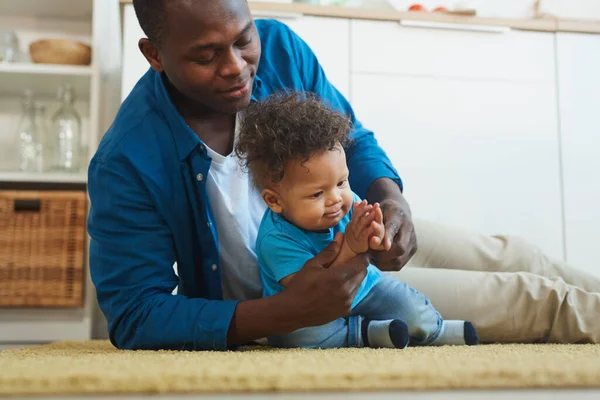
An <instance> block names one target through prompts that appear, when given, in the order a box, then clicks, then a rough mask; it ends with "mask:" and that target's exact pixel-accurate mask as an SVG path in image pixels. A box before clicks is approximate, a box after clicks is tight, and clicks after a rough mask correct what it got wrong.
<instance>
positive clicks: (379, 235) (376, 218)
mask: <svg viewBox="0 0 600 400" xmlns="http://www.w3.org/2000/svg"><path fill="white" fill-rule="evenodd" d="M371 213H372V214H373V222H371V228H372V231H373V234H372V235H371V237H370V239H369V246H370V247H371V250H376V251H383V250H385V247H384V246H383V237H384V235H385V225H383V212H382V211H381V207H380V206H379V203H375V204H374V205H373V211H371Z"/></svg>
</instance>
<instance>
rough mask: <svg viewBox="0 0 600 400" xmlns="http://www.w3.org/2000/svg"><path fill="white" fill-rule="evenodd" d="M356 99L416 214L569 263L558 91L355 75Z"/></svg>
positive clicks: (523, 85)
mask: <svg viewBox="0 0 600 400" xmlns="http://www.w3.org/2000/svg"><path fill="white" fill-rule="evenodd" d="M352 93H353V96H352V100H353V105H354V108H355V111H356V113H357V117H358V118H359V119H360V120H361V121H362V122H363V124H364V125H365V126H366V127H368V128H370V129H372V130H373V131H374V132H375V135H376V138H377V139H378V140H379V142H380V145H381V146H382V147H383V148H384V150H385V151H386V152H387V153H388V155H389V156H390V158H391V160H392V161H393V163H394V165H395V166H396V168H397V169H398V171H399V173H400V175H401V176H402V178H403V180H404V184H405V194H406V196H407V199H408V201H409V203H410V204H411V207H412V209H413V213H414V215H415V216H416V217H420V218H426V219H430V220H433V221H437V222H440V223H445V224H450V225H454V226H459V227H464V228H469V229H475V230H478V231H480V232H483V233H488V234H496V233H498V234H514V235H519V236H522V237H525V238H527V239H528V240H529V241H531V242H533V243H534V244H536V245H538V246H540V247H541V248H542V249H543V250H544V251H546V252H547V253H548V254H550V255H552V256H554V257H558V258H563V236H562V215H561V195H560V179H559V143H558V128H557V118H556V92H555V87H554V85H535V84H528V83H522V82H520V83H519V82H511V81H501V80H469V79H447V78H434V77H415V76H402V75H376V74H375V75H374V74H361V73H358V74H353V76H352Z"/></svg>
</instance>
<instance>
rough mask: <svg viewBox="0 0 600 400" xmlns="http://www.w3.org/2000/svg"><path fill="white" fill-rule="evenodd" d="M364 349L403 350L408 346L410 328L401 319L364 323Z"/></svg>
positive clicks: (364, 321) (365, 320)
mask: <svg viewBox="0 0 600 400" xmlns="http://www.w3.org/2000/svg"><path fill="white" fill-rule="evenodd" d="M361 330H362V339H363V344H364V347H371V348H381V347H383V348H388V349H403V348H405V347H406V346H408V340H409V336H408V326H406V324H405V323H404V322H403V321H401V320H399V319H390V320H387V321H370V320H368V319H364V320H363V322H362V327H361Z"/></svg>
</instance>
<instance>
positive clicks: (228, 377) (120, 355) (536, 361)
mask: <svg viewBox="0 0 600 400" xmlns="http://www.w3.org/2000/svg"><path fill="white" fill-rule="evenodd" d="M558 387H560V388H567V387H569V388H574V387H579V388H581V387H600V345H488V346H474V347H422V348H411V349H405V350H372V349H340V350H271V349H263V348H258V349H256V348H252V349H247V350H244V351H239V352H169V351H119V350H116V349H115V348H113V347H112V346H111V345H110V343H108V342H106V341H95V342H94V341H92V342H61V343H54V344H51V345H46V346H40V347H31V348H25V349H16V350H6V351H3V352H0V394H4V395H6V394H35V393H44V394H65V393H95V394H101V393H142V392H144V393H190V392H196V393H199V392H257V391H307V390H315V391H323V390H336V391H338V390H343V391H346V390H352V391H357V390H371V391H372V390H390V389H399V390H415V389H428V390H432V389H472V388H558Z"/></svg>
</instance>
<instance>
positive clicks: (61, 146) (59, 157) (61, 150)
mask: <svg viewBox="0 0 600 400" xmlns="http://www.w3.org/2000/svg"><path fill="white" fill-rule="evenodd" d="M59 98H60V100H61V101H62V103H61V106H60V108H59V109H58V111H56V113H55V114H54V116H53V118H52V134H51V135H50V137H49V139H50V141H49V142H48V144H49V147H50V149H51V150H50V151H51V154H50V157H51V159H52V169H53V170H56V171H64V172H77V171H79V170H80V168H81V165H80V161H81V118H80V116H79V113H78V112H77V111H76V110H75V107H74V106H73V103H74V101H75V94H74V91H73V87H72V86H71V84H65V85H63V86H62V87H61V88H60V89H59Z"/></svg>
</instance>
